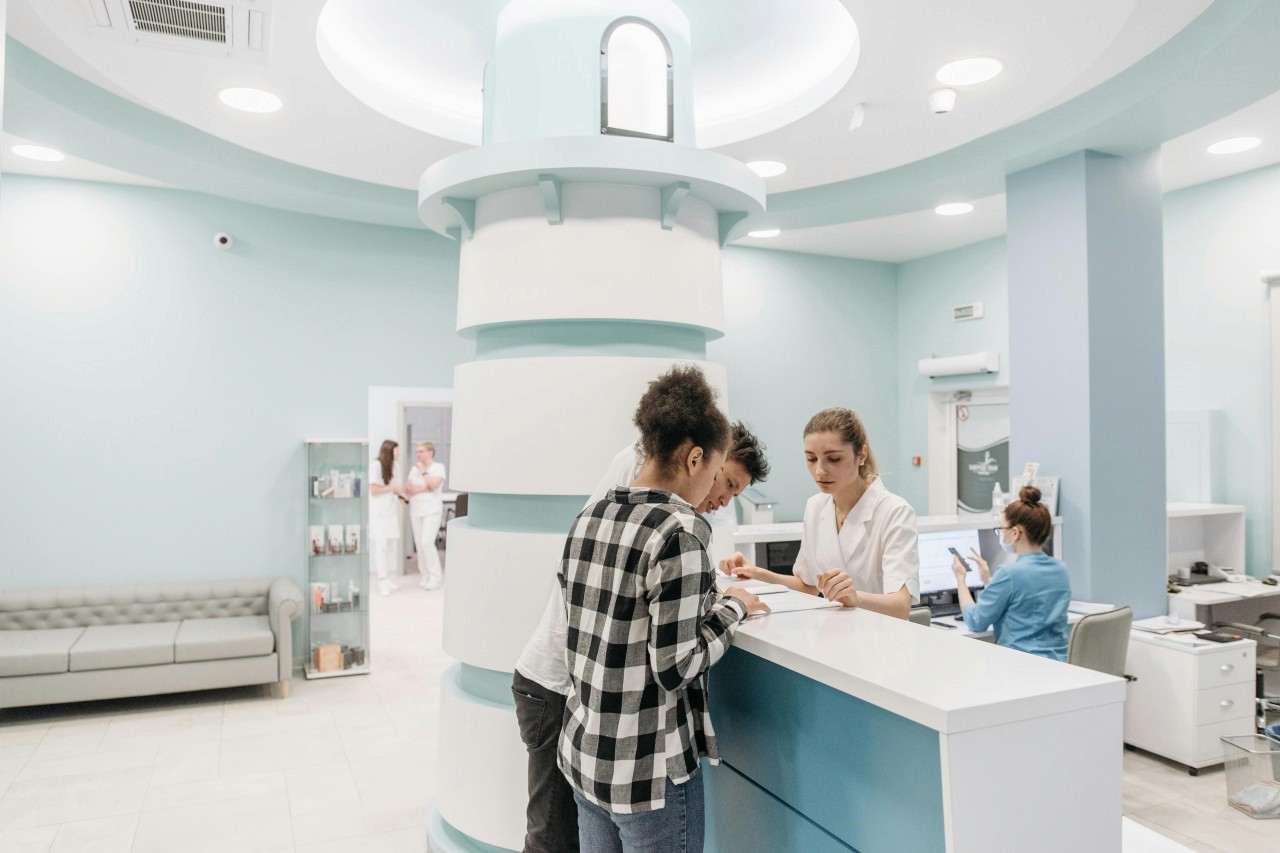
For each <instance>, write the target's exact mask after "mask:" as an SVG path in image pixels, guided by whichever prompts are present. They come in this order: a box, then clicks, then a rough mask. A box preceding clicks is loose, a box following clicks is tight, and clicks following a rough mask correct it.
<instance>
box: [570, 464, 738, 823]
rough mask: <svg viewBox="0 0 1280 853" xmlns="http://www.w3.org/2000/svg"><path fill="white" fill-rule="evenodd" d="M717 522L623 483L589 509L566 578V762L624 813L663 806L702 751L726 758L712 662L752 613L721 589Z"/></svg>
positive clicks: (598, 798)
mask: <svg viewBox="0 0 1280 853" xmlns="http://www.w3.org/2000/svg"><path fill="white" fill-rule="evenodd" d="M710 540H711V527H710V526H709V525H708V524H707V522H706V521H704V520H703V519H701V518H699V517H698V516H697V515H696V514H695V513H694V509H693V507H692V506H690V505H689V504H688V503H686V502H685V501H683V500H681V499H680V498H679V497H677V496H676V495H674V494H672V493H671V492H665V491H661V490H659V489H628V488H616V489H613V490H611V491H610V492H609V494H608V495H607V496H606V497H605V498H604V500H601V501H598V502H596V503H594V504H591V505H590V506H588V507H587V508H586V509H584V510H583V511H582V514H581V515H579V516H578V518H577V520H576V521H575V522H574V524H573V528H572V529H571V530H570V532H569V539H568V541H567V542H566V543H565V550H564V561H563V564H562V568H561V573H560V585H561V588H562V589H563V590H564V598H565V606H566V609H567V611H568V619H569V638H568V652H567V656H566V661H567V663H568V665H569V674H570V678H571V681H572V684H571V687H570V691H569V696H568V702H567V712H566V715H565V724H564V736H563V737H562V738H561V739H560V769H561V770H563V771H564V773H565V775H566V776H567V777H568V779H569V783H570V784H571V785H573V787H574V788H575V789H577V790H578V792H579V793H581V794H582V795H583V796H584V797H586V798H587V799H588V800H590V801H591V802H593V803H596V804H597V805H599V806H600V807H601V808H604V809H607V810H608V811H611V812H614V813H615V814H632V813H635V812H645V811H652V810H655V809H660V808H662V807H663V806H664V805H665V800H664V792H665V789H666V781H667V779H671V781H672V782H675V783H677V784H678V783H681V782H684V781H686V780H688V779H689V777H690V776H691V775H693V773H694V771H695V770H697V769H698V758H699V756H702V755H706V756H708V757H710V758H711V759H712V760H713V761H714V760H715V759H716V758H717V753H716V743H715V733H714V732H713V731H712V730H711V715H710V713H709V712H708V706H707V676H706V672H707V669H708V667H710V666H711V665H712V664H714V663H715V662H716V661H717V660H719V659H720V658H721V657H722V656H723V655H724V653H725V651H726V650H728V648H729V644H730V643H731V642H732V641H733V632H734V630H735V629H736V627H737V625H738V622H739V621H741V620H742V619H743V618H745V617H746V615H747V610H746V606H745V605H744V604H743V603H742V602H741V601H739V600H738V599H736V598H729V597H722V596H721V595H720V594H719V592H718V591H717V589H716V584H715V579H714V575H713V574H712V568H711V560H710V558H709V557H708V556H707V545H708V543H709V542H710Z"/></svg>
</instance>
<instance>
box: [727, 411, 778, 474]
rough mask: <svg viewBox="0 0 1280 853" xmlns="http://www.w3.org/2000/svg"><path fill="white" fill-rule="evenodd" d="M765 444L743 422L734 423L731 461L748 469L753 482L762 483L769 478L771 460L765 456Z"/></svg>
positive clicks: (730, 450)
mask: <svg viewBox="0 0 1280 853" xmlns="http://www.w3.org/2000/svg"><path fill="white" fill-rule="evenodd" d="M764 451H765V446H764V442H763V441H761V440H760V439H758V438H756V435H755V433H753V432H752V431H751V430H749V429H747V425H746V424H744V423H743V422H742V421H734V422H733V432H732V437H731V439H730V441H729V460H730V461H731V462H737V463H738V464H739V465H741V466H742V467H743V468H746V469H747V476H748V477H750V478H751V482H753V483H760V482H763V481H764V480H766V479H768V477H769V460H768V459H766V458H765V456H764Z"/></svg>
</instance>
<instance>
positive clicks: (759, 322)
mask: <svg viewBox="0 0 1280 853" xmlns="http://www.w3.org/2000/svg"><path fill="white" fill-rule="evenodd" d="M724 312H725V336H724V338H722V339H721V340H718V341H711V342H709V343H708V344H707V357H708V358H710V359H711V360H712V361H718V362H721V363H722V364H724V365H726V366H727V367H728V368H729V414H730V416H731V417H733V418H735V419H737V418H741V419H743V420H745V421H746V422H747V424H748V425H749V426H750V427H751V428H752V430H753V431H754V432H756V433H757V435H759V436H760V438H761V439H762V440H763V441H764V442H765V444H767V445H768V456H769V462H770V464H771V465H772V466H773V473H771V474H770V475H769V480H768V482H766V483H764V484H763V485H762V486H761V487H760V490H761V491H762V492H764V493H765V494H766V495H768V496H769V497H771V498H773V499H774V500H776V501H778V502H779V503H778V506H777V508H776V509H775V510H774V519H775V520H777V521H799V520H800V518H801V517H802V516H803V514H804V505H805V502H806V501H807V500H808V499H809V497H810V496H812V495H814V494H817V491H818V490H817V487H816V486H814V484H813V480H812V479H811V478H810V477H809V472H808V470H807V469H806V467H805V463H804V437H803V433H804V426H805V424H806V423H807V422H808V420H809V418H811V417H812V416H813V415H814V414H816V413H817V412H819V411H820V410H822V409H824V408H826V407H828V406H848V407H849V408H851V409H854V410H855V411H857V412H859V413H860V414H861V415H862V416H863V418H864V420H865V421H866V425H867V433H868V435H869V437H870V442H871V447H872V449H873V450H874V451H875V454H876V458H877V460H878V461H879V463H880V470H881V473H882V474H883V475H884V480H885V485H887V486H888V487H889V489H890V491H897V489H898V488H899V485H900V483H901V482H902V474H903V469H904V464H905V463H904V460H902V459H900V458H899V454H898V399H897V394H898V376H897V370H896V367H895V364H894V360H895V358H896V353H897V337H898V335H897V312H898V307H897V287H896V282H895V271H894V266H893V265H892V264H885V263H877V262H874V261H856V260H849V259H846V258H831V257H824V256H821V255H802V254H798V253H793V252H777V251H770V250H761V249H746V248H735V247H729V248H726V249H725V250H724Z"/></svg>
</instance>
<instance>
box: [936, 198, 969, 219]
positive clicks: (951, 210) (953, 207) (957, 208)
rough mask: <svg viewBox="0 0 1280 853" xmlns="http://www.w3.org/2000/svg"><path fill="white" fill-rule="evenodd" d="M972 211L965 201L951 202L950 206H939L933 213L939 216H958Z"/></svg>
mask: <svg viewBox="0 0 1280 853" xmlns="http://www.w3.org/2000/svg"><path fill="white" fill-rule="evenodd" d="M972 210H973V205H971V204H969V202H967V201H953V202H951V203H950V204H940V205H938V206H937V207H935V208H934V209H933V212H934V213H936V214H938V215H939V216H960V215H961V214H965V213H969V212H970V211H972Z"/></svg>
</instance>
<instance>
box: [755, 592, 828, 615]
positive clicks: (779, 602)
mask: <svg viewBox="0 0 1280 853" xmlns="http://www.w3.org/2000/svg"><path fill="white" fill-rule="evenodd" d="M764 603H765V604H767V605H769V612H768V613H752V614H751V615H750V616H748V617H747V618H748V619H758V618H759V617H761V616H770V615H774V614H778V613H798V612H800V611H802V610H826V609H828V608H831V607H839V606H840V602H838V601H828V600H827V599H825V598H819V597H818V596H816V595H809V594H808V593H805V592H796V591H795V590H794V589H789V590H787V591H786V592H782V593H779V594H778V595H771V596H769V597H768V598H766V599H765V600H764Z"/></svg>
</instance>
